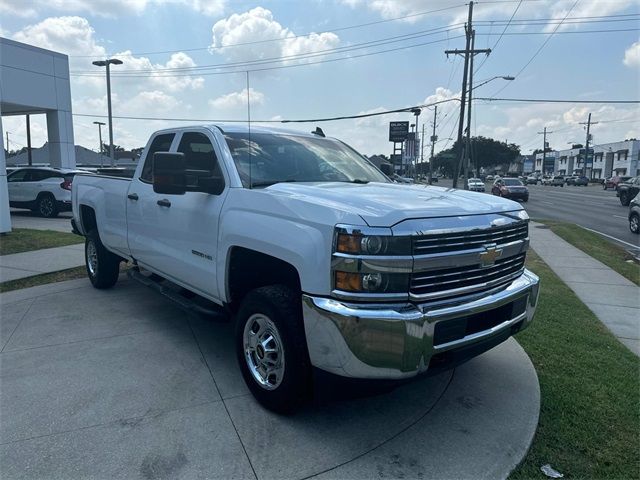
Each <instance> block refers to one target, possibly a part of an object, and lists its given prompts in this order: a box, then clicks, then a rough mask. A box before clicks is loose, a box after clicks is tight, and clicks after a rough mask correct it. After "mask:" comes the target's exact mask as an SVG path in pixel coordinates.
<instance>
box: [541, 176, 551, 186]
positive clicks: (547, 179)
mask: <svg viewBox="0 0 640 480" xmlns="http://www.w3.org/2000/svg"><path fill="white" fill-rule="evenodd" d="M552 180H553V175H545V176H544V177H542V179H541V180H540V183H541V184H542V185H551V181H552Z"/></svg>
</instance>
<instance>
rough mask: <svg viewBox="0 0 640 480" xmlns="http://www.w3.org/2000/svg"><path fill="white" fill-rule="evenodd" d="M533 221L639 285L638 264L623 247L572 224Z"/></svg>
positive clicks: (639, 271) (639, 265)
mask: <svg viewBox="0 0 640 480" xmlns="http://www.w3.org/2000/svg"><path fill="white" fill-rule="evenodd" d="M534 221H536V222H540V223H544V224H545V225H548V226H549V228H550V229H551V231H552V232H553V233H555V234H556V235H558V236H559V237H562V238H563V239H564V240H566V241H567V242H569V243H570V244H571V245H573V246H574V247H576V248H579V249H580V250H582V251H583V252H585V253H586V254H588V255H591V256H592V257H593V258H595V259H596V260H599V261H601V262H602V263H604V264H605V265H607V266H608V267H609V268H612V269H613V270H615V271H616V272H618V273H619V274H620V275H622V276H623V277H626V278H628V279H629V280H631V281H632V282H633V283H635V284H636V285H640V264H638V263H637V262H636V261H634V258H633V256H632V255H631V254H630V253H629V252H627V251H626V250H625V249H624V248H623V247H621V246H619V245H617V244H615V243H613V242H611V241H610V240H608V239H606V238H605V237H603V236H602V235H598V234H597V233H593V232H590V231H589V230H585V229H584V228H582V227H579V226H578V225H575V224H573V223H567V222H560V221H557V220H534Z"/></svg>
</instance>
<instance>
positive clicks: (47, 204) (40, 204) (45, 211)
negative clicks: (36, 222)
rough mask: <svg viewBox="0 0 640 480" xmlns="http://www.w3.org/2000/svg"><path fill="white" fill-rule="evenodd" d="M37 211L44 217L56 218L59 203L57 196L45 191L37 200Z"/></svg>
mask: <svg viewBox="0 0 640 480" xmlns="http://www.w3.org/2000/svg"><path fill="white" fill-rule="evenodd" d="M35 212H36V213H37V214H38V215H40V216H41V217H44V218H55V217H57V216H58V204H57V203H56V198H55V197H54V196H53V195H51V194H50V193H43V194H41V195H40V196H38V199H37V200H36V208H35Z"/></svg>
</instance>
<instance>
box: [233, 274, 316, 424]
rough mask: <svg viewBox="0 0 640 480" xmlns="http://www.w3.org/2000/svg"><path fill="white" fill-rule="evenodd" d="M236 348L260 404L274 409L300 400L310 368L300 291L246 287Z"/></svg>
mask: <svg viewBox="0 0 640 480" xmlns="http://www.w3.org/2000/svg"><path fill="white" fill-rule="evenodd" d="M236 352H237V356H238V362H239V364H240V370H241V371H242V376H243V378H244V381H245V383H246V384H247V386H248V387H249V390H251V393H252V394H253V396H254V397H255V398H256V400H258V402H260V404H262V405H263V406H264V407H265V408H267V409H269V410H272V411H274V412H278V413H288V412H291V411H293V410H295V409H296V408H297V407H299V406H300V405H302V404H303V403H304V402H305V401H306V400H307V398H308V396H309V393H310V386H311V367H310V362H309V354H308V351H307V343H306V338H305V333H304V326H303V322H302V306H301V303H300V294H299V293H297V292H294V290H292V289H291V288H289V287H287V286H284V285H271V286H267V287H261V288H257V289H255V290H253V291H251V292H249V293H248V294H247V296H246V297H245V298H244V300H243V301H242V304H241V306H240V310H239V311H238V315H237V324H236Z"/></svg>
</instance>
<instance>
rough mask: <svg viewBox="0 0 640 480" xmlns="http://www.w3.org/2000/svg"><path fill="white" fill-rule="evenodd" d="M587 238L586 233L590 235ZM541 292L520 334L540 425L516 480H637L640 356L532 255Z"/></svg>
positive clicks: (639, 468)
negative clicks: (555, 478)
mask: <svg viewBox="0 0 640 480" xmlns="http://www.w3.org/2000/svg"><path fill="white" fill-rule="evenodd" d="M587 233H588V232H587ZM527 264H528V267H529V268H530V269H531V270H533V271H534V272H535V273H536V274H537V275H539V276H540V279H541V282H542V289H541V293H540V302H539V304H538V309H537V313H536V317H535V320H534V322H533V323H532V325H531V327H530V328H528V329H527V330H525V331H524V332H522V333H521V334H519V335H517V340H518V341H519V342H520V344H521V345H522V346H523V347H524V349H525V350H526V352H527V353H528V354H529V357H530V358H531V360H532V362H533V364H534V365H535V368H536V371H537V373H538V378H539V381H540V390H541V406H540V421H539V424H538V430H537V433H536V436H535V438H534V441H533V445H532V446H531V449H530V451H529V453H528V455H527V456H526V457H525V459H524V460H523V462H522V464H521V465H520V466H519V467H518V468H517V469H516V470H515V471H514V472H513V473H512V474H511V477H510V478H512V479H525V478H527V479H528V478H539V479H543V478H546V477H545V476H544V474H543V473H542V472H541V471H540V467H541V466H542V465H544V464H547V463H549V464H551V466H552V467H553V468H555V469H556V470H558V471H559V472H561V473H563V474H564V476H565V478H585V479H592V478H595V479H600V478H607V479H632V478H640V359H638V357H636V356H635V355H634V354H633V353H631V352H630V351H629V350H627V348H626V347H624V346H623V345H622V344H621V343H619V342H618V341H617V340H616V338H615V337H614V336H613V335H612V334H611V333H610V332H609V331H608V330H607V329H606V327H605V326H604V325H603V324H602V323H600V321H599V320H598V319H597V318H596V317H595V315H594V314H593V313H592V312H591V311H590V310H589V309H588V308H587V307H586V306H585V305H584V304H583V303H582V302H580V300H578V298H577V297H576V296H575V295H574V293H573V292H572V291H571V290H570V289H569V287H567V286H566V285H565V284H564V283H563V282H562V281H561V280H560V279H559V278H558V277H557V276H556V275H555V274H554V273H553V272H552V271H551V269H549V267H548V266H547V265H546V264H545V263H544V262H543V261H542V260H541V259H540V258H539V257H538V256H537V255H535V253H533V252H530V253H529V254H528V260H527Z"/></svg>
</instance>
